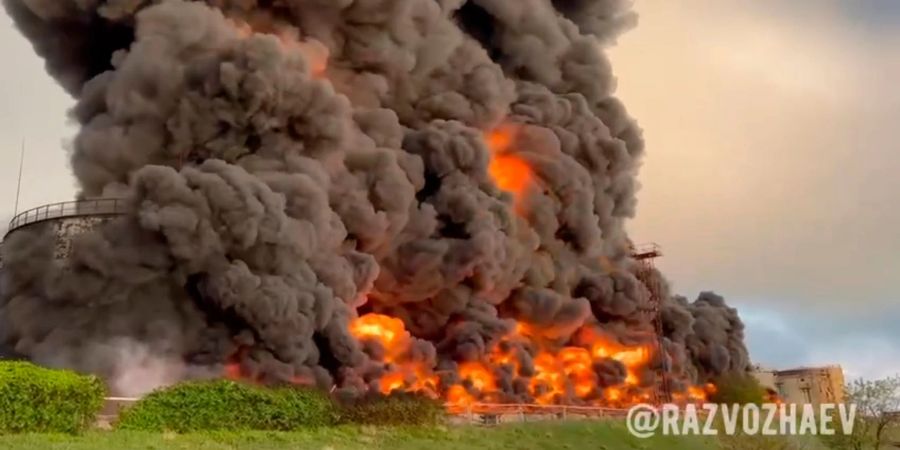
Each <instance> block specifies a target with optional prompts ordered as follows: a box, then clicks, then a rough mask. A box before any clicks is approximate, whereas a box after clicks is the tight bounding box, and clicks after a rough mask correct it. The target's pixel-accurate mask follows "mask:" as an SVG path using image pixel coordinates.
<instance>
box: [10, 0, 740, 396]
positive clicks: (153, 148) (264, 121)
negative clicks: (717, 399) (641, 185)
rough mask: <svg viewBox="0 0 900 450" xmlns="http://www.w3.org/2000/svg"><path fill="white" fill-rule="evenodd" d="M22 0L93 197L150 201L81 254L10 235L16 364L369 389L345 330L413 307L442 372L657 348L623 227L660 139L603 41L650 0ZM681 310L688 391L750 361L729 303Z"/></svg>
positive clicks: (21, 15) (512, 387)
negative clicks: (495, 351)
mask: <svg viewBox="0 0 900 450" xmlns="http://www.w3.org/2000/svg"><path fill="white" fill-rule="evenodd" d="M4 5H5V7H6V10H7V12H8V13H9V14H10V15H11V16H12V17H13V18H14V20H15V22H16V24H17V25H18V27H19V29H20V30H21V32H22V33H23V34H24V35H25V36H27V37H28V38H29V39H30V40H31V42H32V43H33V45H34V49H35V51H36V52H37V53H38V54H39V55H40V56H42V57H43V58H44V60H45V61H46V66H47V71H48V72H49V73H50V74H51V75H52V76H53V77H55V79H56V80H58V82H59V83H60V84H61V85H62V86H64V87H65V89H66V90H67V91H68V92H69V93H70V94H71V95H73V96H74V97H75V98H76V99H77V105H76V106H75V107H74V109H73V110H72V113H71V114H72V117H73V118H74V119H75V120H77V122H78V123H79V124H80V130H79V132H78V134H77V136H76V137H75V140H74V143H73V149H72V155H71V166H72V170H73V171H74V174H75V176H76V178H77V180H78V183H79V186H80V193H79V197H80V198H84V199H90V198H98V197H119V198H126V199H128V201H129V204H130V211H131V212H130V213H129V214H127V215H125V216H123V217H120V218H116V219H114V220H110V221H109V222H107V223H105V224H104V225H103V226H100V227H98V228H96V229H95V230H94V231H92V232H89V233H85V234H82V235H80V236H78V237H76V238H75V241H74V242H73V249H72V252H71V255H70V256H69V258H68V259H67V260H66V261H57V260H54V258H53V239H50V238H49V236H48V233H50V230H49V229H48V228H47V226H40V225H39V226H32V227H28V228H25V229H21V230H17V231H15V232H13V233H11V234H10V236H9V237H8V239H7V240H6V242H5V243H4V245H3V261H4V265H5V269H4V273H3V278H4V280H3V291H2V309H0V314H2V316H0V330H3V335H2V336H0V337H2V340H3V342H5V343H6V344H7V345H8V346H9V347H11V348H13V349H14V350H15V351H16V352H17V353H18V354H21V355H25V356H27V357H29V358H32V359H34V360H36V361H38V362H41V363H44V364H48V365H54V366H64V367H71V368H75V369H78V370H82V371H88V372H95V373H99V374H101V375H104V376H106V377H107V378H108V379H110V380H111V383H112V384H113V386H114V388H116V389H117V390H119V391H122V392H124V393H134V392H140V391H144V390H146V388H152V387H154V386H155V385H157V384H160V383H169V382H173V381H177V380H180V379H184V378H195V377H209V376H218V375H219V374H221V373H222V371H223V370H224V369H223V364H225V363H226V362H229V361H234V362H236V363H238V364H239V365H240V369H241V372H243V373H245V374H250V375H249V376H252V377H254V378H256V379H259V380H267V381H273V382H279V381H290V380H298V379H299V380H308V381H313V382H315V383H317V384H319V385H322V386H332V385H337V386H338V387H340V388H342V389H348V390H363V389H364V388H365V387H366V386H371V385H372V383H373V380H376V379H377V377H378V376H379V374H380V373H381V371H382V369H383V367H381V363H380V362H378V361H376V360H377V359H378V358H376V357H375V356H373V355H374V354H375V353H377V352H378V349H374V350H373V349H367V348H366V346H364V345H363V344H362V343H360V342H359V341H358V340H357V339H356V338H355V337H354V336H353V335H352V334H351V333H350V331H349V323H350V321H351V320H353V319H354V318H355V317H358V316H359V315H361V314H366V313H373V312H374V313H381V314H387V315H390V316H393V317H397V318H400V319H402V321H403V323H404V325H405V327H406V329H407V330H409V332H410V333H411V335H412V337H413V341H412V344H411V350H410V352H411V356H410V357H412V358H416V359H418V360H420V361H423V362H426V363H427V364H428V365H429V366H431V367H432V368H435V369H436V370H437V369H447V368H451V369H452V368H453V367H456V366H457V365H458V364H460V363H464V362H466V361H473V360H478V359H480V358H482V357H484V355H485V354H486V352H489V351H490V349H491V348H492V346H494V345H496V344H497V342H498V341H499V340H501V338H502V337H503V336H505V335H508V334H509V333H510V331H511V330H512V328H513V327H514V326H515V323H516V322H517V321H518V322H523V323H527V324H529V325H531V326H533V327H534V328H536V329H539V330H541V334H542V335H543V336H544V337H545V338H546V339H548V340H549V341H552V342H554V343H555V344H556V345H560V346H561V345H566V344H567V343H571V342H574V341H575V340H576V338H577V336H576V334H578V332H579V330H583V329H584V328H586V327H591V328H596V329H600V330H603V331H604V332H605V333H608V334H610V335H612V336H616V337H617V339H619V340H620V341H621V342H623V343H627V342H629V341H630V342H640V341H644V342H648V340H649V342H652V330H653V325H652V322H651V317H649V316H648V315H647V314H646V311H647V310H648V308H649V307H650V306H649V305H648V303H649V298H650V294H649V291H648V289H647V286H645V285H644V284H643V283H642V282H641V281H639V279H638V277H637V275H636V274H637V271H638V265H637V264H636V262H635V261H634V260H633V259H631V257H630V256H629V252H630V250H629V248H630V244H631V242H630V240H629V238H628V235H627V234H626V231H625V223H626V221H627V220H628V219H629V218H631V217H632V216H633V215H634V213H635V204H636V199H635V191H636V189H637V187H638V186H637V181H636V176H637V171H638V167H639V164H640V160H641V158H642V156H643V154H644V144H643V141H642V138H641V131H640V129H639V128H638V127H637V125H636V123H635V122H634V121H633V120H632V119H631V118H630V117H629V116H628V115H627V113H626V111H625V108H624V107H623V105H622V104H621V102H620V101H619V100H618V99H617V98H616V97H615V96H614V95H613V93H614V88H615V79H614V78H613V75H612V71H611V67H610V62H609V60H608V58H607V56H606V55H605V53H604V47H603V46H604V45H607V44H610V43H612V42H613V41H614V39H615V37H616V36H617V35H618V34H619V33H620V32H621V31H623V30H625V29H627V28H629V27H630V26H632V25H633V24H634V23H635V15H634V13H633V12H632V11H631V10H630V5H629V2H626V1H623V0H596V1H593V0H552V1H551V0H469V1H464V0H276V1H266V0H206V1H194V2H189V1H183V0H167V1H158V0H89V1H85V0H4ZM502 127H514V129H515V133H514V137H513V139H514V143H513V145H512V146H511V148H510V149H509V150H508V152H509V153H510V154H512V155H514V156H515V157H516V158H518V159H519V160H521V161H524V162H525V163H527V167H528V168H529V170H530V172H531V173H532V177H533V179H534V181H533V183H532V184H531V185H530V187H529V190H528V191H527V192H526V193H523V194H521V195H513V194H511V193H510V192H505V191H504V190H503V189H500V188H499V187H498V184H497V183H496V180H495V179H494V178H493V177H492V176H491V174H490V164H491V161H492V157H494V155H493V154H492V149H491V148H489V145H488V144H487V143H486V139H485V136H486V135H488V134H489V133H491V132H492V131H493V130H497V129H500V128H502ZM653 276H654V277H657V278H659V279H658V280H657V282H658V284H659V285H661V286H664V283H663V281H662V279H661V278H660V277H659V275H658V274H655V273H654V274H653ZM662 315H663V322H664V323H663V326H664V331H665V336H666V344H665V347H666V354H667V356H665V357H659V358H657V359H658V361H656V362H655V363H654V365H655V366H656V367H658V366H660V365H663V364H665V365H666V366H667V367H668V368H669V369H670V370H669V372H670V376H671V377H672V380H673V381H674V382H676V384H679V383H680V384H681V385H684V384H689V383H702V382H705V381H707V380H709V379H711V378H713V377H715V376H716V375H718V374H721V373H723V372H727V371H732V370H744V369H745V368H746V367H747V366H748V357H747V352H746V349H745V347H744V345H743V326H742V324H741V322H740V320H739V318H738V317H737V315H736V313H735V311H734V310H732V309H729V308H728V307H727V306H725V304H724V302H723V301H722V299H721V298H720V297H718V296H716V295H714V294H703V295H701V297H700V298H699V299H698V300H697V301H696V302H693V303H688V302H686V301H685V300H684V299H682V298H679V297H670V296H669V295H668V294H667V293H665V292H664V293H663V305H662ZM504 345H506V344H504ZM521 353H522V354H521V355H520V358H521V360H522V363H523V365H524V366H525V369H523V372H525V373H527V372H528V370H531V369H530V368H529V367H530V363H529V361H527V360H528V359H530V357H531V356H534V355H533V354H532V353H533V351H529V350H528V349H525V351H523V352H521ZM664 360H665V361H664ZM595 370H596V372H597V374H598V377H599V379H600V380H601V383H607V384H614V382H615V380H621V379H622V378H623V377H624V376H625V373H624V372H623V369H622V367H621V364H616V363H598V364H597V367H595ZM645 378H646V380H645V381H644V382H645V383H654V382H658V380H656V381H654V380H653V379H652V374H646V376H645ZM603 380H609V381H603ZM502 382H503V391H504V392H505V393H507V394H508V395H509V397H516V398H519V397H522V396H523V395H524V396H526V397H527V394H523V388H522V385H521V382H517V381H516V380H513V379H504V380H502ZM517 383H518V384H517Z"/></svg>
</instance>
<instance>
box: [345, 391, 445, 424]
mask: <svg viewBox="0 0 900 450" xmlns="http://www.w3.org/2000/svg"><path fill="white" fill-rule="evenodd" d="M446 413H447V411H446V409H445V408H444V405H443V404H442V403H441V402H440V401H438V400H435V399H431V398H428V397H423V396H420V395H413V394H393V395H390V396H382V395H376V396H369V397H364V398H361V399H358V400H356V401H354V402H352V403H348V404H346V405H344V406H343V408H342V409H341V420H342V421H343V422H344V423H356V424H367V425H436V424H439V423H441V422H443V420H444V418H445V416H446Z"/></svg>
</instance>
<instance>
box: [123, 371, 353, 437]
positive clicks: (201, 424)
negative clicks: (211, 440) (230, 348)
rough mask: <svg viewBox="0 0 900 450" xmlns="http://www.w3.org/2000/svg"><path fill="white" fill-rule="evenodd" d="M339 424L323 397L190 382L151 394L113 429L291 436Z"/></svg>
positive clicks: (307, 392)
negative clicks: (263, 432)
mask: <svg viewBox="0 0 900 450" xmlns="http://www.w3.org/2000/svg"><path fill="white" fill-rule="evenodd" d="M337 419H338V414H337V410H336V407H335V405H334V403H332V401H331V399H330V398H329V397H328V395H327V394H326V393H324V392H321V391H317V390H312V389H305V388H297V387H293V386H285V387H261V386H254V385H250V384H244V383H238V382H234V381H228V380H216V381H194V382H187V383H182V384H178V385H175V386H172V387H170V388H167V389H163V390H159V391H155V392H152V393H150V394H149V395H147V396H146V397H144V398H142V399H141V400H139V401H138V402H137V403H136V404H135V405H134V406H132V407H130V408H128V409H127V410H125V411H124V412H123V413H122V414H121V416H120V417H119V422H118V423H117V425H116V426H117V428H119V429H126V430H145V431H175V432H179V433H184V432H190V431H211V430H266V431H292V430H297V429H300V428H305V427H316V426H324V425H332V424H334V423H335V422H336V421H337Z"/></svg>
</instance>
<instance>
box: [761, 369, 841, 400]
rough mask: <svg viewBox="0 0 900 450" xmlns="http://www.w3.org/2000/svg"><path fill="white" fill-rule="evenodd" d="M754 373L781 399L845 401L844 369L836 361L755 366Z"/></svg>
mask: <svg viewBox="0 0 900 450" xmlns="http://www.w3.org/2000/svg"><path fill="white" fill-rule="evenodd" d="M753 375H754V376H755V377H756V379H757V380H758V381H759V383H760V384H761V385H762V386H763V387H765V388H766V389H769V390H771V391H773V392H775V393H776V394H777V395H778V398H779V399H780V400H781V401H782V402H784V403H796V404H812V405H819V404H822V403H843V402H844V370H843V369H842V368H841V366H838V365H833V366H823V367H798V368H795V369H788V370H770V369H763V368H761V367H756V368H755V369H754V371H753Z"/></svg>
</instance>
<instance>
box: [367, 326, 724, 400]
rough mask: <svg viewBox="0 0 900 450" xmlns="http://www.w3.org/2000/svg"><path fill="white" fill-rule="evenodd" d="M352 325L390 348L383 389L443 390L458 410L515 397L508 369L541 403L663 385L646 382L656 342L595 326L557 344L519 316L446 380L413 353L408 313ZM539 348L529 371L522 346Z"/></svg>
mask: <svg viewBox="0 0 900 450" xmlns="http://www.w3.org/2000/svg"><path fill="white" fill-rule="evenodd" d="M350 332H351V334H352V335H353V336H354V337H356V338H357V339H358V340H360V341H362V342H374V343H377V344H378V345H379V346H380V347H381V349H382V350H383V352H382V353H380V354H378V355H375V356H377V357H380V358H381V361H382V362H383V363H384V372H383V373H382V375H381V376H380V377H379V378H378V379H377V380H376V381H377V382H376V385H375V388H376V389H377V390H378V391H380V392H381V393H383V394H389V393H391V392H395V391H404V392H419V393H423V394H425V395H429V396H432V397H440V398H443V399H445V400H446V401H447V403H448V407H449V408H450V409H451V410H455V409H458V408H460V407H465V406H471V405H473V404H477V403H502V402H505V401H510V400H508V399H506V398H505V397H504V393H503V392H502V390H501V388H500V386H501V379H500V378H499V377H501V376H502V377H511V380H512V379H518V380H520V381H519V382H522V381H524V386H525V387H526V388H527V391H528V394H530V396H531V397H532V398H533V402H535V403H539V404H556V403H571V402H574V403H576V404H582V405H597V406H627V405H630V404H635V403H642V402H650V401H653V399H654V398H655V397H654V395H655V394H654V393H655V391H654V389H655V387H654V386H647V385H645V384H644V383H643V382H642V379H641V374H642V373H644V372H645V371H646V370H647V369H648V367H649V364H650V363H651V361H652V359H653V355H654V353H653V352H654V347H653V346H652V345H648V344H638V345H626V344H622V343H620V342H618V341H617V340H615V339H613V338H612V337H611V336H607V335H605V334H603V333H602V332H601V331H600V330H598V329H595V328H593V327H585V328H583V329H582V330H580V332H579V333H577V335H576V338H575V339H574V340H573V344H574V345H569V346H564V347H554V346H552V345H550V344H547V343H545V342H543V341H542V340H541V338H540V336H541V333H540V329H539V328H537V327H536V326H535V325H533V324H527V323H522V322H518V323H517V324H516V326H515V327H514V328H513V330H512V331H511V332H510V333H509V334H508V335H506V336H504V337H503V338H502V339H501V340H500V341H499V342H496V343H494V344H493V346H492V347H491V348H490V349H489V351H488V352H487V353H486V354H485V356H484V359H483V360H482V361H465V362H460V363H458V364H457V371H456V376H455V377H452V378H447V379H444V380H442V377H440V376H438V374H437V373H435V371H434V367H433V365H429V364H427V363H425V362H423V361H418V360H414V359H411V357H410V352H409V350H410V348H411V346H412V343H413V340H414V339H415V338H413V337H412V336H411V335H410V334H409V332H408V331H406V328H405V326H404V324H403V321H402V320H400V319H398V318H395V317H390V316H386V315H381V314H366V315H364V316H361V317H359V318H357V319H355V320H353V321H352V322H351V323H350ZM529 349H530V350H529ZM532 351H534V352H535V353H536V355H535V356H534V357H533V358H532V359H531V367H530V368H529V370H527V371H523V366H522V361H523V360H522V359H521V356H522V355H521V352H528V353H531V352H532ZM525 356H526V359H525V360H528V359H529V358H527V355H525ZM603 361H617V362H618V363H620V364H621V365H623V366H624V367H625V370H626V376H625V378H624V379H622V380H621V382H620V383H619V384H617V385H614V386H601V385H600V379H599V376H598V374H597V373H596V372H595V367H597V364H598V363H602V362H603ZM451 380H455V381H452V382H450V381H451ZM507 382H509V381H507ZM714 392H715V386H714V385H712V384H707V385H705V386H692V387H690V388H688V390H687V391H686V392H683V393H677V394H676V395H674V397H675V398H674V399H675V400H676V401H677V402H702V401H705V400H706V398H707V396H708V395H710V394H712V393H714Z"/></svg>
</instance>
